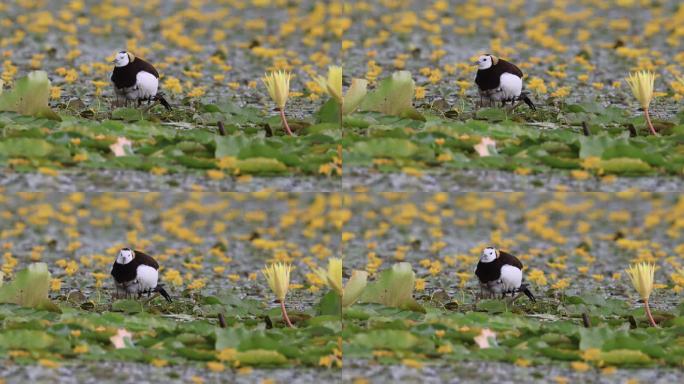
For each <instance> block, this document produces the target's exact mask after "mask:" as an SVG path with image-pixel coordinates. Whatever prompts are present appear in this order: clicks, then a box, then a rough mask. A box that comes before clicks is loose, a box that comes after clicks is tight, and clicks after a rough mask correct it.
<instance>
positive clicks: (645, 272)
mask: <svg viewBox="0 0 684 384" xmlns="http://www.w3.org/2000/svg"><path fill="white" fill-rule="evenodd" d="M627 274H628V275H629V278H630V280H632V285H633V286H634V289H636V290H637V292H639V296H641V298H642V299H643V300H644V307H645V309H646V315H647V316H648V320H649V321H650V322H651V325H652V326H654V327H655V326H656V323H655V320H654V319H653V315H652V314H651V308H650V306H649V302H648V299H649V297H651V292H653V278H654V276H655V265H653V264H650V263H639V264H635V265H630V267H629V268H627Z"/></svg>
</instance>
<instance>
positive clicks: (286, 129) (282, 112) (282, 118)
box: [278, 108, 292, 136]
mask: <svg viewBox="0 0 684 384" xmlns="http://www.w3.org/2000/svg"><path fill="white" fill-rule="evenodd" d="M278 111H279V112H280V119H281V120H282V121H283V126H284V127H285V131H286V132H287V134H288V135H290V136H292V131H291V130H290V126H289V125H288V124H287V118H285V110H284V109H283V108H279V109H278Z"/></svg>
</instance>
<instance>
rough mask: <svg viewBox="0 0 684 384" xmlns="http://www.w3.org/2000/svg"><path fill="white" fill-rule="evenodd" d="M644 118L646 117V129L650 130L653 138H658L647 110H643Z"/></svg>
mask: <svg viewBox="0 0 684 384" xmlns="http://www.w3.org/2000/svg"><path fill="white" fill-rule="evenodd" d="M644 116H646V122H647V123H648V128H649V129H650V130H651V133H652V134H653V135H654V136H658V133H656V131H655V128H653V123H651V116H650V115H649V113H648V108H644Z"/></svg>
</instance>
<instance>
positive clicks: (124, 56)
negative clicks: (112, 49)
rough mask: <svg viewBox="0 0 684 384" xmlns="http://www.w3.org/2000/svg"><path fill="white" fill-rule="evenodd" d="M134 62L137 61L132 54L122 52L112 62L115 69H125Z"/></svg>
mask: <svg viewBox="0 0 684 384" xmlns="http://www.w3.org/2000/svg"><path fill="white" fill-rule="evenodd" d="M133 60H135V56H133V54H132V53H130V52H126V51H121V52H119V53H117V54H116V56H115V57H114V60H113V61H112V62H113V63H114V66H115V67H125V66H127V65H128V63H130V62H131V61H133Z"/></svg>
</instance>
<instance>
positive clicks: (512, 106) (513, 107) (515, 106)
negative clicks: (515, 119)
mask: <svg viewBox="0 0 684 384" xmlns="http://www.w3.org/2000/svg"><path fill="white" fill-rule="evenodd" d="M520 104H522V100H518V102H517V103H515V104H513V105H511V107H510V108H509V109H508V112H513V110H514V109H516V108H518V107H519V106H520Z"/></svg>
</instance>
